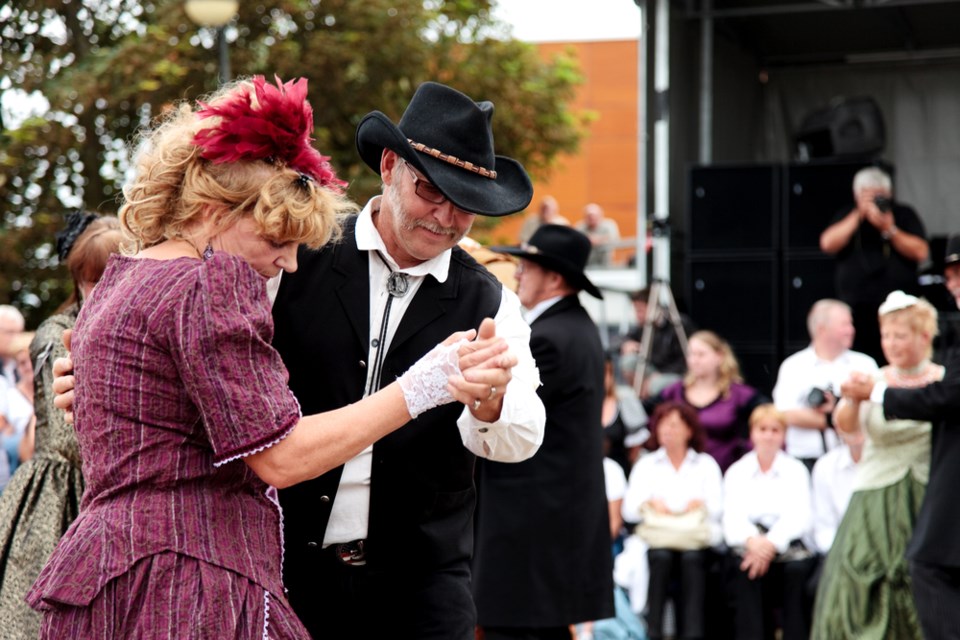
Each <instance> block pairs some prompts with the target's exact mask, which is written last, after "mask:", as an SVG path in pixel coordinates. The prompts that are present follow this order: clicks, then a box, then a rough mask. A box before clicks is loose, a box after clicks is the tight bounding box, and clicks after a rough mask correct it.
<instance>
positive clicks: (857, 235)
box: [820, 167, 930, 363]
mask: <svg viewBox="0 0 960 640" xmlns="http://www.w3.org/2000/svg"><path fill="white" fill-rule="evenodd" d="M853 195H854V200H855V204H854V207H853V208H852V209H843V210H841V211H839V212H838V213H837V215H836V216H835V217H834V219H833V222H832V223H831V224H830V226H828V227H827V228H826V229H825V230H824V231H823V233H822V234H821V235H820V248H821V249H822V250H823V251H824V252H825V253H828V254H830V255H835V256H836V257H837V270H836V288H837V297H838V298H839V299H840V300H843V301H844V302H846V303H847V304H849V305H850V308H851V309H852V311H853V324H854V326H855V327H856V328H857V335H856V339H855V342H854V344H853V348H854V350H856V351H861V352H863V353H866V354H867V355H869V356H872V357H873V358H874V359H875V360H876V361H877V362H881V363H882V362H883V361H884V358H883V352H882V351H881V350H880V325H879V324H878V322H877V308H878V307H879V306H880V303H882V302H883V301H884V299H886V296H887V294H888V293H890V292H891V291H895V290H897V289H900V290H902V291H905V292H907V293H912V294H917V295H919V293H920V292H919V291H918V284H917V267H918V265H919V264H920V263H921V262H924V261H925V260H926V259H927V256H928V255H929V253H930V247H929V245H928V244H927V239H926V232H925V230H924V228H923V222H921V221H920V218H919V216H917V213H916V212H915V211H914V210H913V209H912V208H911V207H909V206H907V205H905V204H901V203H898V202H894V200H893V188H892V186H891V181H890V176H889V175H888V174H887V173H886V172H884V171H883V170H881V169H879V168H877V167H867V168H865V169H861V170H860V171H858V172H857V174H856V175H855V176H854V178H853Z"/></svg>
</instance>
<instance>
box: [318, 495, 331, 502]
mask: <svg viewBox="0 0 960 640" xmlns="http://www.w3.org/2000/svg"><path fill="white" fill-rule="evenodd" d="M320 502H330V496H320Z"/></svg>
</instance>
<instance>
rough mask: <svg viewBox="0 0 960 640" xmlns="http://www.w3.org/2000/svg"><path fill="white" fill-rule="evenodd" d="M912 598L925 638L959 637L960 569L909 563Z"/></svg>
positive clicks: (957, 639)
mask: <svg viewBox="0 0 960 640" xmlns="http://www.w3.org/2000/svg"><path fill="white" fill-rule="evenodd" d="M910 578H911V580H912V582H913V586H912V588H913V600H914V602H915V603H916V605H917V614H918V615H919V616H920V626H921V627H922V628H923V637H924V638H926V640H960V568H958V567H946V566H943V565H935V564H926V563H923V562H917V561H915V560H914V561H911V562H910Z"/></svg>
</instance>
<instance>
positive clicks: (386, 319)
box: [367, 251, 410, 395]
mask: <svg viewBox="0 0 960 640" xmlns="http://www.w3.org/2000/svg"><path fill="white" fill-rule="evenodd" d="M376 254H377V257H378V258H380V261H381V262H382V263H383V265H384V266H385V267H386V268H387V270H388V271H389V272H390V275H389V276H387V293H388V294H389V297H388V298H387V304H386V306H385V307H384V308H383V320H382V321H381V323H380V335H379V336H378V337H377V346H376V349H377V355H376V357H375V358H374V361H373V374H372V375H371V376H370V384H369V386H368V387H367V395H371V394H373V392H374V391H376V390H377V389H379V388H380V376H381V375H382V374H383V359H384V357H385V355H386V344H387V342H386V341H387V327H388V325H389V324H390V307H391V306H393V299H394V298H402V297H403V296H405V295H407V291H408V290H409V289H410V279H409V276H408V275H407V274H406V273H401V272H399V271H394V270H393V267H391V266H390V263H389V262H387V260H386V258H384V257H383V254H381V253H380V252H379V251H377V252H376Z"/></svg>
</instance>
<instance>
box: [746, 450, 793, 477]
mask: <svg viewBox="0 0 960 640" xmlns="http://www.w3.org/2000/svg"><path fill="white" fill-rule="evenodd" d="M747 455H748V456H749V457H750V462H751V466H750V472H751V473H750V475H753V476H759V475H764V473H763V471H762V470H761V469H760V458H759V457H758V456H757V452H756V451H751V452H750V453H748V454H747ZM785 455H786V454H785V453H784V452H783V451H777V455H776V457H775V458H774V459H773V464H772V465H770V471H768V473H769V474H770V475H771V476H779V475H780V471H781V470H782V469H783V460H784V456H785Z"/></svg>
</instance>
